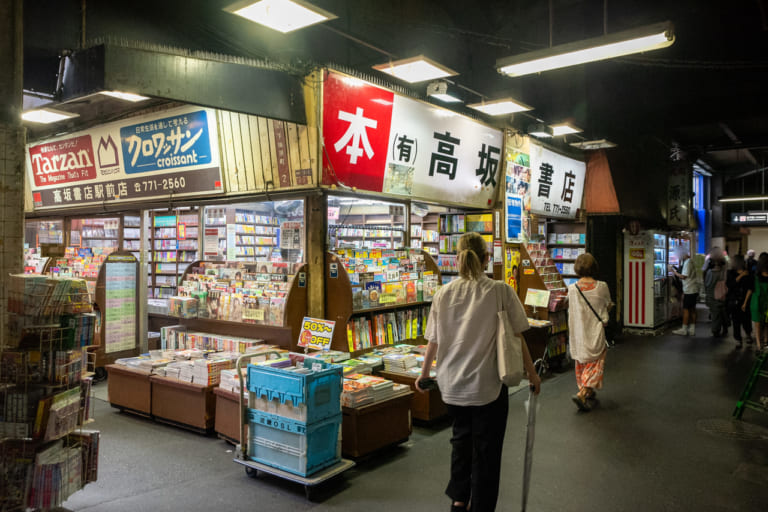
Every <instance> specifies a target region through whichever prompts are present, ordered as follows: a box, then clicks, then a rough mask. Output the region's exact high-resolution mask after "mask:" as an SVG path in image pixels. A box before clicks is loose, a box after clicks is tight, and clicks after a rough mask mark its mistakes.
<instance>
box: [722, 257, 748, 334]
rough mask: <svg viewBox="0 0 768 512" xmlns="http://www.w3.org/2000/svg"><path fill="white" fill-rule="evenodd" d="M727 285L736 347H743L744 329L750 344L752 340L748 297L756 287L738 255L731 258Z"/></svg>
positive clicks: (729, 310)
mask: <svg viewBox="0 0 768 512" xmlns="http://www.w3.org/2000/svg"><path fill="white" fill-rule="evenodd" d="M725 284H726V286H727V287H728V294H727V295H726V298H725V303H726V309H727V311H728V315H730V317H731V321H732V322H733V339H734V340H736V346H738V347H741V329H742V328H744V334H746V335H747V340H748V342H749V340H751V339H752V318H751V314H750V312H749V311H747V308H746V306H747V296H748V295H749V293H750V292H751V291H752V288H753V287H754V278H753V277H752V275H751V274H750V273H749V270H747V265H746V261H745V260H744V256H742V255H740V254H737V255H736V256H734V257H733V258H731V268H730V269H729V270H728V274H727V277H726V280H725Z"/></svg>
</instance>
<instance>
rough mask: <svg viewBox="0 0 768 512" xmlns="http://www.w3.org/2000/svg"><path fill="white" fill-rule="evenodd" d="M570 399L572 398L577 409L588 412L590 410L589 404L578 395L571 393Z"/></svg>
mask: <svg viewBox="0 0 768 512" xmlns="http://www.w3.org/2000/svg"><path fill="white" fill-rule="evenodd" d="M571 400H573V403H575V404H576V407H578V408H579V410H580V411H582V412H589V411H591V410H592V408H591V407H590V406H589V404H588V403H587V402H586V401H584V400H582V399H581V397H579V395H573V396H572V397H571Z"/></svg>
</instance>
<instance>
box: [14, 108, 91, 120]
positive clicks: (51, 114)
mask: <svg viewBox="0 0 768 512" xmlns="http://www.w3.org/2000/svg"><path fill="white" fill-rule="evenodd" d="M79 116H80V114H73V113H71V112H64V111H62V110H56V109H53V108H38V109H35V110H28V111H26V112H22V113H21V118H22V119H23V120H24V121H29V122H30V123H40V124H51V123H57V122H59V121H64V120H65V119H72V118H73V117H79Z"/></svg>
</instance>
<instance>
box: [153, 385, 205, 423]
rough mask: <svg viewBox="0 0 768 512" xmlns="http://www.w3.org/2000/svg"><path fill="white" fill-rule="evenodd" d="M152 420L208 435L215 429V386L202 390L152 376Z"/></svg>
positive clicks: (202, 387) (199, 387)
mask: <svg viewBox="0 0 768 512" xmlns="http://www.w3.org/2000/svg"><path fill="white" fill-rule="evenodd" d="M150 381H151V382H152V416H153V417H154V418H155V419H156V420H157V421H161V422H163V423H170V424H172V425H177V426H179V427H184V428H187V429H189V430H193V431H195V432H201V433H208V432H211V431H212V430H213V427H214V415H215V398H214V395H213V389H214V386H202V385H200V384H193V383H191V382H183V381H180V380H176V379H170V378H168V377H160V376H158V375H153V376H151V377H150Z"/></svg>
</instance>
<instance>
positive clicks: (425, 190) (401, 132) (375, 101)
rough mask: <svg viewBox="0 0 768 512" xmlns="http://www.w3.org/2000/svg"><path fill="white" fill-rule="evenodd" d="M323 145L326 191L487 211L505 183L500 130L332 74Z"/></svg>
mask: <svg viewBox="0 0 768 512" xmlns="http://www.w3.org/2000/svg"><path fill="white" fill-rule="evenodd" d="M323 140H324V144H325V150H324V162H323V182H324V183H325V184H326V185H339V186H346V187H351V188H355V189H359V190H366V191H371V192H381V193H385V194H390V195H397V196H405V197H411V198H416V199H426V200H433V201H441V202H452V203H459V204H462V205H466V206H473V207H477V208H488V207H490V206H492V205H493V201H494V197H495V196H494V192H495V189H496V186H497V183H498V182H499V180H500V179H501V180H503V179H504V177H503V176H501V177H500V176H499V161H500V160H501V149H502V132H501V131H500V130H497V129H494V128H490V127H488V126H486V125H484V124H482V123H479V122H477V121H473V120H472V119H469V118H467V117H464V116H461V115H459V114H456V113H454V112H451V111H449V110H446V109H443V108H440V107H437V106H435V105H431V104H429V103H425V102H422V101H418V100H414V99H411V98H407V97H404V96H400V95H398V94H395V93H394V92H392V91H390V90H388V89H384V88H381V87H378V86H375V85H372V84H370V83H368V82H364V81H362V80H359V79H357V78H352V77H348V76H345V75H341V74H339V73H334V72H328V74H327V77H326V80H325V81H324V83H323Z"/></svg>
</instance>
